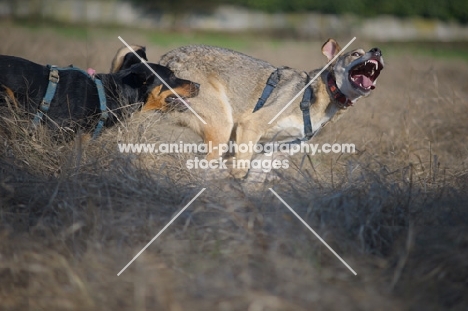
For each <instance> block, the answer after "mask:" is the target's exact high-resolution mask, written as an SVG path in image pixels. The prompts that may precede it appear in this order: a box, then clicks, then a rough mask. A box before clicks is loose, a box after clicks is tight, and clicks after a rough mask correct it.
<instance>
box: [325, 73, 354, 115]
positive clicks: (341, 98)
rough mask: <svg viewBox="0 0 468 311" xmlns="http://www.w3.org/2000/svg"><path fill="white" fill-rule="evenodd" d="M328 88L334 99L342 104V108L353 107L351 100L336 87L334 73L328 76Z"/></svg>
mask: <svg viewBox="0 0 468 311" xmlns="http://www.w3.org/2000/svg"><path fill="white" fill-rule="evenodd" d="M327 86H328V90H329V92H330V94H331V96H332V97H333V99H334V100H336V101H337V102H339V103H341V107H340V108H348V107H350V106H352V105H353V102H352V101H350V100H349V98H348V97H346V95H345V94H343V93H342V92H341V91H340V89H339V88H338V85H336V79H335V75H334V74H333V72H332V71H330V72H329V73H328V75H327Z"/></svg>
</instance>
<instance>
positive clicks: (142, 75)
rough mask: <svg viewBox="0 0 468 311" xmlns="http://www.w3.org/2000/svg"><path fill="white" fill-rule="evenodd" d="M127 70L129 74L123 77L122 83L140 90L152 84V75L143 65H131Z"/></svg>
mask: <svg viewBox="0 0 468 311" xmlns="http://www.w3.org/2000/svg"><path fill="white" fill-rule="evenodd" d="M128 70H129V73H128V74H127V75H126V76H125V77H124V79H123V82H124V83H125V84H127V85H129V86H131V87H132V88H140V87H142V86H143V85H149V84H152V83H153V82H154V74H153V73H152V72H151V71H150V70H148V68H146V66H145V65H144V64H141V63H140V64H136V65H133V66H132V67H130V69H128Z"/></svg>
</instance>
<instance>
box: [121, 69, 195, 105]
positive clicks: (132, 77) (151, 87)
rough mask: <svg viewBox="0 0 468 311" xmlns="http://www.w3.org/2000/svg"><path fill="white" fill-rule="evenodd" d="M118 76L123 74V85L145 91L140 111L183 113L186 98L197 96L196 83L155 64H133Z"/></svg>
mask: <svg viewBox="0 0 468 311" xmlns="http://www.w3.org/2000/svg"><path fill="white" fill-rule="evenodd" d="M120 74H124V77H123V82H124V84H126V85H129V86H131V87H132V88H140V89H144V90H145V94H144V97H145V98H144V105H143V108H142V111H146V110H159V111H163V112H165V111H169V110H174V109H175V110H178V111H185V110H186V109H187V105H188V104H189V102H188V100H187V98H191V97H194V96H197V95H198V92H199V90H200V85H199V84H198V83H195V82H192V81H189V80H184V79H180V78H178V77H176V76H175V74H174V72H173V71H172V70H170V69H169V68H167V67H164V66H161V65H157V64H152V63H146V64H144V63H139V64H134V65H133V66H131V67H130V68H129V69H127V70H123V71H121V72H120Z"/></svg>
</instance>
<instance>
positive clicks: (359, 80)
mask: <svg viewBox="0 0 468 311" xmlns="http://www.w3.org/2000/svg"><path fill="white" fill-rule="evenodd" d="M382 69H383V65H382V63H381V62H380V61H379V60H377V59H373V58H371V59H369V60H367V61H365V62H363V63H361V64H359V65H356V66H354V67H353V69H351V70H350V72H349V79H350V81H351V82H352V84H353V85H354V86H356V87H358V88H360V89H362V90H364V91H366V92H368V91H370V90H373V89H375V80H376V79H377V77H378V76H379V75H380V71H381V70H382Z"/></svg>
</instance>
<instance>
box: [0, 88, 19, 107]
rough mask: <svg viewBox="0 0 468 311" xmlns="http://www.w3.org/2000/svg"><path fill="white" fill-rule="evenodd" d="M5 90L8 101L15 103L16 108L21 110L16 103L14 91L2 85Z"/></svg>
mask: <svg viewBox="0 0 468 311" xmlns="http://www.w3.org/2000/svg"><path fill="white" fill-rule="evenodd" d="M2 87H3V89H4V90H5V95H6V96H7V97H8V100H9V101H10V102H11V103H13V105H15V108H16V109H18V108H19V105H18V102H17V101H16V97H15V94H14V93H13V91H12V90H11V89H10V88H8V87H6V86H4V85H2Z"/></svg>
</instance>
